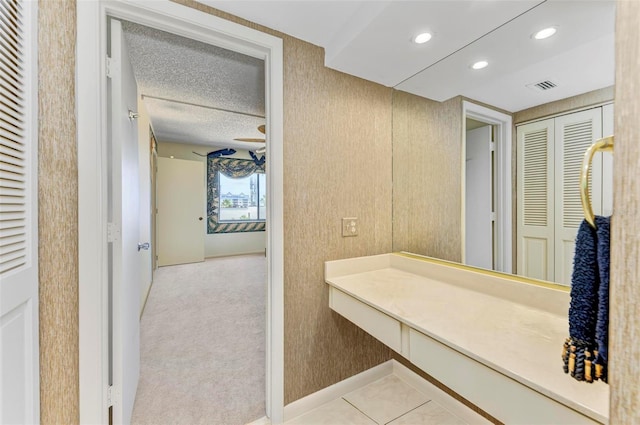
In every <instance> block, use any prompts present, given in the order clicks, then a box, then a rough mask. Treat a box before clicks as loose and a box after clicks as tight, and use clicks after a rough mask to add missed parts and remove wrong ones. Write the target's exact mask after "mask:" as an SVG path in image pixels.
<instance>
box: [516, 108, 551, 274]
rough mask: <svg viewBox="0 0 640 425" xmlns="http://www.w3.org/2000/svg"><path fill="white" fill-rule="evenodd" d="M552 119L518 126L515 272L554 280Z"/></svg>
mask: <svg viewBox="0 0 640 425" xmlns="http://www.w3.org/2000/svg"><path fill="white" fill-rule="evenodd" d="M553 137H554V121H553V119H548V120H544V121H539V122H535V123H531V124H526V125H523V126H520V127H518V129H517V143H518V146H517V149H518V164H517V165H518V188H517V193H518V202H517V208H518V214H517V216H518V228H517V232H518V239H517V257H518V264H517V265H518V274H520V275H523V276H528V277H532V278H535V279H542V280H553V273H554V215H553V202H554V198H553V184H554V166H553V164H554V161H553V156H554V152H553V144H552V143H550V141H551V140H553Z"/></svg>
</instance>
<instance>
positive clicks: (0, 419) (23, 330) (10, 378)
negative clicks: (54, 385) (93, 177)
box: [0, 0, 40, 424]
mask: <svg viewBox="0 0 640 425" xmlns="http://www.w3.org/2000/svg"><path fill="white" fill-rule="evenodd" d="M36 3H37V2H23V1H18V0H8V1H4V0H3V2H2V7H1V8H0V20H1V21H2V25H0V50H2V54H3V58H8V57H11V58H13V59H12V60H2V61H0V75H2V80H3V83H2V90H1V91H0V120H2V126H1V128H2V129H1V131H0V134H1V137H0V423H2V424H33V423H39V422H40V388H39V367H38V365H39V361H38V360H39V350H38V338H39V334H38V216H37V213H38V203H37V201H38V184H37V169H38V166H37V163H38V162H37V161H38V156H37V155H38V130H37V127H38V126H37V112H36V108H35V106H36V104H37V98H36V95H35V93H36V88H37V83H38V82H37V72H36V71H37V55H36V52H35V45H36V44H35V43H36V40H34V37H30V34H33V33H34V32H35V25H36V6H37V4H36ZM18 16H20V19H18ZM14 38H15V39H17V40H20V41H19V42H16V43H14V42H12V41H11V40H12V39H14ZM18 64H19V65H18Z"/></svg>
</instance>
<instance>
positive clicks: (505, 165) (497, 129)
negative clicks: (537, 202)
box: [462, 101, 514, 273]
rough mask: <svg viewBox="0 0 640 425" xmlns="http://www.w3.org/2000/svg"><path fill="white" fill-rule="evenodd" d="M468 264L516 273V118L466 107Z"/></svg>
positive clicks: (464, 229)
mask: <svg viewBox="0 0 640 425" xmlns="http://www.w3.org/2000/svg"><path fill="white" fill-rule="evenodd" d="M462 115H463V135H462V152H463V154H462V159H463V164H464V166H463V167H462V173H463V179H462V181H463V185H464V189H463V191H462V193H463V195H462V196H463V198H462V204H463V206H464V207H463V208H462V235H463V240H464V243H463V252H462V261H463V263H464V264H467V265H470V266H476V267H482V268H486V269H490V270H496V271H501V272H504V273H511V271H512V270H513V258H514V256H513V251H512V246H513V243H512V234H513V231H512V222H513V221H512V217H513V205H512V178H513V177H512V175H511V151H512V149H511V143H512V142H511V139H512V119H511V116H509V115H507V114H503V113H501V112H498V111H495V110H492V109H490V108H486V107H484V106H480V105H477V104H474V103H471V102H467V101H464V102H463V114H462Z"/></svg>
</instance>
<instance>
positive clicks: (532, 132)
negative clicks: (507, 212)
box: [517, 105, 613, 285]
mask: <svg viewBox="0 0 640 425" xmlns="http://www.w3.org/2000/svg"><path fill="white" fill-rule="evenodd" d="M612 133H613V105H605V106H602V107H597V108H592V109H588V110H584V111H580V112H575V113H570V114H566V115H562V116H558V117H555V118H549V119H545V120H541V121H536V122H532V123H528V124H523V125H519V126H517V156H518V163H517V181H518V182H517V193H518V202H517V259H518V261H517V273H518V274H519V275H523V276H528V277H532V278H536V279H541V280H548V281H552V282H553V281H555V282H558V283H561V284H564V285H569V284H570V283H571V273H572V265H573V255H574V247H575V237H576V234H577V232H578V227H579V226H580V223H581V222H582V219H583V218H584V215H583V211H582V203H581V200H580V172H581V168H582V159H583V156H584V153H585V151H586V150H587V148H588V147H589V146H590V145H591V144H592V143H593V142H595V141H596V140H598V139H600V138H602V137H605V136H609V135H611V134H612ZM612 174H613V164H612V157H611V154H610V153H598V154H597V155H596V157H595V158H594V160H593V162H592V168H591V175H590V179H589V188H590V192H591V193H590V195H591V199H592V204H593V210H594V213H595V214H598V215H611V210H612V208H613V197H612V193H613V178H612Z"/></svg>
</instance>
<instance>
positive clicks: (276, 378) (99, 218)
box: [76, 0, 284, 424]
mask: <svg viewBox="0 0 640 425" xmlns="http://www.w3.org/2000/svg"><path fill="white" fill-rule="evenodd" d="M107 16H113V17H117V18H122V19H127V20H130V21H134V22H138V23H141V24H144V25H148V26H152V27H154V28H158V29H161V30H164V31H169V32H173V33H175V34H179V35H182V36H185V37H188V38H191V39H195V40H199V41H203V42H205V43H210V44H215V45H217V46H220V47H224V48H227V49H230V50H234V51H237V52H241V53H244V54H247V55H250V56H253V57H258V58H262V59H264V60H265V74H266V75H265V78H266V96H265V100H266V104H265V106H266V112H267V114H266V115H267V129H268V133H267V138H268V139H269V143H268V144H267V155H266V156H267V167H268V168H269V174H268V180H267V185H268V189H269V193H271V195H270V196H269V201H268V205H267V214H268V217H269V220H268V222H267V247H268V256H267V275H268V294H267V310H268V311H267V365H266V366H267V368H266V369H267V377H266V381H267V406H266V410H267V414H268V415H269V416H270V417H271V419H272V423H273V424H280V423H282V418H283V405H284V373H283V371H284V289H283V288H284V265H283V264H284V259H283V258H284V252H283V195H282V193H283V190H282V188H283V148H282V143H283V142H282V141H283V131H282V127H283V53H282V40H281V39H279V38H277V37H273V36H270V35H268V34H265V33H261V32H259V31H256V30H253V29H251V28H248V27H244V26H241V25H238V24H235V23H232V22H229V21H226V20H223V19H220V18H218V17H215V16H212V15H209V14H206V13H204V12H200V11H198V10H195V9H191V8H188V7H185V6H182V5H179V4H176V3H173V2H170V1H167V0H162V1H154V2H149V1H143V0H130V1H126V2H125V1H122V0H116V1H104V0H101V1H95V0H79V1H78V2H77V25H78V26H77V48H76V66H77V74H76V78H77V83H76V87H77V89H76V93H77V94H76V102H77V103H76V105H77V120H78V121H77V123H78V124H77V125H78V180H79V188H78V192H79V193H78V196H79V205H78V213H79V218H78V225H79V251H80V254H79V261H80V264H79V278H80V282H79V304H80V307H79V322H80V323H79V327H80V329H79V331H80V362H79V368H80V422H81V423H106V422H107V421H108V409H107V408H106V406H107V372H108V352H107V349H108V347H107V336H108V334H107V332H108V330H107V313H108V311H107V306H106V301H107V299H108V298H107V285H106V282H107V279H106V276H107V261H106V250H105V249H104V247H106V217H107V215H106V199H107V198H106V193H107V192H106V175H107V174H106V173H107V170H106V158H107V156H106V151H105V149H106V148H105V146H106V143H105V139H106V134H107V132H106V121H107V120H106V68H105V57H106V21H107Z"/></svg>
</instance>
